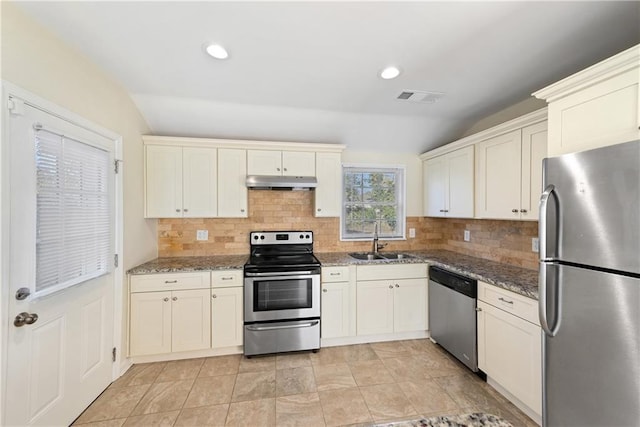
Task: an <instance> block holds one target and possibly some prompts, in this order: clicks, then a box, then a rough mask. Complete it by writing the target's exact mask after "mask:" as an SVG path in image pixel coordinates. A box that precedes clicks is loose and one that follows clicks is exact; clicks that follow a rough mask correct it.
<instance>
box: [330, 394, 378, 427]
mask: <svg viewBox="0 0 640 427" xmlns="http://www.w3.org/2000/svg"><path fill="white" fill-rule="evenodd" d="M318 395H319V396H320V403H321V404H322V413H323V415H324V421H325V423H326V424H327V426H339V425H347V424H354V423H364V422H370V421H371V420H372V419H371V414H369V409H368V408H367V404H366V403H365V401H364V398H363V397H362V394H361V393H360V390H359V389H358V387H352V388H345V389H340V390H328V391H321V392H319V393H318Z"/></svg>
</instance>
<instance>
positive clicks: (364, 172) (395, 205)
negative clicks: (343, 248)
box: [341, 165, 405, 240]
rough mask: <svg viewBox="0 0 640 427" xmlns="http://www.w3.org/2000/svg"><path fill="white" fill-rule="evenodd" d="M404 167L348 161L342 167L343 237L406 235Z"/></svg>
mask: <svg viewBox="0 0 640 427" xmlns="http://www.w3.org/2000/svg"><path fill="white" fill-rule="evenodd" d="M404 175H405V174H404V167H401V166H399V167H384V168H383V167H368V166H359V165H358V166H355V165H345V166H344V167H343V169H342V183H343V191H342V201H343V202H342V217H341V223H342V226H341V238H342V240H366V239H371V237H372V235H373V232H374V229H375V226H376V225H377V230H378V236H379V237H380V238H384V239H404V238H405V233H404V229H405V190H404Z"/></svg>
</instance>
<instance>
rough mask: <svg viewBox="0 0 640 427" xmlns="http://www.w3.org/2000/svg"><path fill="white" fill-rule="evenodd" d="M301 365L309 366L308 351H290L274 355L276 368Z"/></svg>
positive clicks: (299, 366)
mask: <svg viewBox="0 0 640 427" xmlns="http://www.w3.org/2000/svg"><path fill="white" fill-rule="evenodd" d="M303 366H311V357H310V356H309V353H290V354H279V355H277V356H276V369H290V368H301V367H303Z"/></svg>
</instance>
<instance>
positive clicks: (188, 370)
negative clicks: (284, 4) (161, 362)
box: [155, 358, 204, 383]
mask: <svg viewBox="0 0 640 427" xmlns="http://www.w3.org/2000/svg"><path fill="white" fill-rule="evenodd" d="M203 363H204V359H203V358H199V359H185V360H176V361H173V362H168V363H167V364H166V365H165V367H164V369H163V370H162V372H161V373H160V375H159V376H158V378H156V381H155V382H157V383H166V382H169V381H179V380H187V379H191V378H195V377H197V376H198V373H199V372H200V368H202V364H203Z"/></svg>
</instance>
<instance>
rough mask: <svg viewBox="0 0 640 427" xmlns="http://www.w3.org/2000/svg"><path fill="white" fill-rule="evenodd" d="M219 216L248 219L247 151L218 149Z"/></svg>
mask: <svg viewBox="0 0 640 427" xmlns="http://www.w3.org/2000/svg"><path fill="white" fill-rule="evenodd" d="M218 177H219V178H218V216H219V217H222V218H246V217H247V216H248V215H249V208H248V206H247V185H246V184H245V180H246V178H247V150H240V149H233V148H219V149H218Z"/></svg>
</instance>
